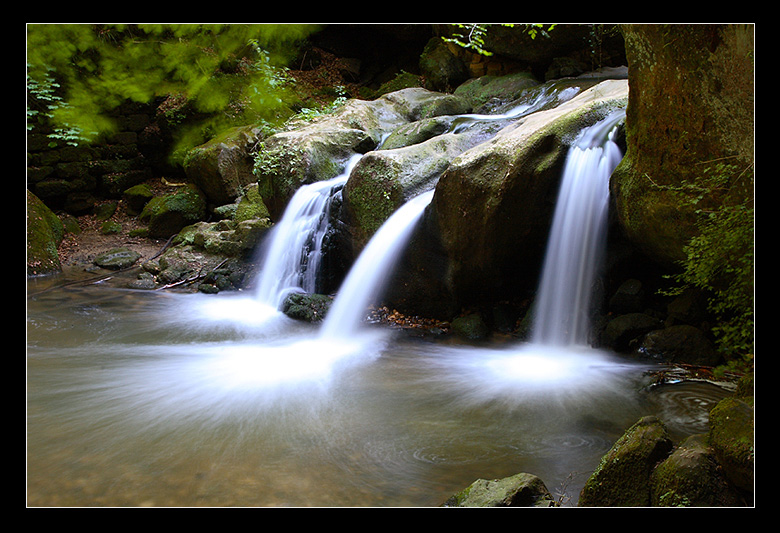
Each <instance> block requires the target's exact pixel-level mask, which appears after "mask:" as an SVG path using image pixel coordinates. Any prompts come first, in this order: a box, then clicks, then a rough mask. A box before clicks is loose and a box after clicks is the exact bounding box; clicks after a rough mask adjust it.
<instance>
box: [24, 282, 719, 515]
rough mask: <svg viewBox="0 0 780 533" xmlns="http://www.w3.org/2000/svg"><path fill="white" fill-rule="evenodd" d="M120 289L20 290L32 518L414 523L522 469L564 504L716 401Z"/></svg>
mask: <svg viewBox="0 0 780 533" xmlns="http://www.w3.org/2000/svg"><path fill="white" fill-rule="evenodd" d="M63 276H65V275H63ZM119 278H121V275H118V276H117V279H113V278H112V279H109V280H106V281H103V282H101V283H98V284H87V285H83V284H81V285H80V284H77V285H71V286H65V287H60V288H56V287H55V288H51V290H43V289H49V288H50V287H52V286H53V285H56V284H58V283H60V284H61V283H62V277H56V276H55V277H50V278H38V279H31V280H29V281H28V292H29V296H28V299H27V491H28V492H27V502H28V505H29V506H33V507H37V506H47V507H65V506H76V507H90V506H102V507H124V506H169V507H194V506H205V507H224V506H234V507H259V506H268V507H270V506H287V507H425V506H438V505H440V504H442V503H443V502H444V501H445V500H446V499H447V498H448V497H449V496H450V495H452V494H453V493H454V492H457V491H459V490H461V489H463V488H465V487H466V486H468V485H469V484H470V483H472V482H473V481H474V480H476V479H477V478H488V479H489V478H498V477H505V476H509V475H512V474H515V473H518V472H529V473H533V474H535V475H537V476H539V477H540V478H541V479H542V480H543V481H544V482H545V484H546V485H547V487H548V489H549V490H550V491H551V493H552V494H553V496H554V497H556V499H559V500H560V501H561V503H562V504H563V505H567V506H573V505H576V501H577V496H578V494H579V491H580V490H581V488H582V486H583V485H584V483H585V481H586V480H587V477H588V476H589V475H590V473H591V472H592V471H593V469H594V468H595V467H596V465H597V464H598V462H599V460H600V458H601V456H602V455H603V454H604V453H605V452H606V451H607V450H608V449H609V447H610V446H611V445H612V444H613V443H614V441H615V440H616V439H617V438H619V437H620V435H621V434H622V433H623V432H624V431H625V429H627V428H628V427H629V426H630V425H632V424H633V423H634V422H636V420H637V419H638V418H639V417H640V416H643V415H645V414H650V413H654V414H657V415H659V416H660V417H661V418H662V419H663V420H664V421H665V422H666V423H667V424H668V426H669V428H670V430H671V431H672V432H673V434H674V435H675V437H676V438H678V439H679V438H681V437H683V436H685V435H688V434H694V433H700V432H703V431H706V428H707V413H708V411H709V409H710V408H711V407H712V406H714V404H715V402H717V401H718V400H719V399H720V398H722V397H725V396H726V395H727V394H728V392H726V391H724V390H723V389H720V388H718V387H716V386H714V385H707V384H703V383H687V384H686V383H682V384H679V385H667V386H664V387H658V388H652V389H647V388H645V387H644V385H645V384H646V383H647V377H646V375H645V372H646V370H647V368H646V367H644V366H641V365H638V364H635V363H633V362H630V361H626V360H621V359H619V358H616V357H615V356H613V355H611V354H606V353H600V352H597V351H589V350H586V351H583V352H582V353H576V352H570V351H568V352H566V353H563V354H558V355H557V356H555V354H550V353H545V354H542V353H539V352H538V349H536V348H534V349H530V348H529V347H526V346H524V345H520V346H517V345H514V344H513V345H511V346H504V345H494V346H481V347H475V346H466V345H458V344H456V343H453V342H452V341H451V340H447V339H437V340H433V341H431V340H422V339H415V338H410V337H409V336H407V335H404V334H400V333H399V332H394V331H389V330H385V329H382V328H366V329H365V330H364V331H362V332H361V333H360V334H356V335H353V336H351V337H350V339H351V340H350V341H349V342H347V341H341V342H332V343H327V342H325V341H324V340H323V339H321V338H320V336H319V334H318V332H317V331H316V328H315V327H313V326H311V325H309V324H303V323H300V322H296V321H293V320H291V319H289V318H287V317H286V316H284V315H282V314H281V313H278V312H276V311H274V310H273V309H267V308H264V307H263V305H264V304H262V303H261V302H259V301H258V300H257V299H256V298H254V297H248V296H246V295H245V293H244V292H237V293H233V294H228V293H223V294H220V295H203V294H186V293H175V292H170V291H159V292H155V291H151V292H150V291H133V290H126V289H122V288H120V287H121V286H122V285H121V280H120V279H119ZM551 355H552V357H551Z"/></svg>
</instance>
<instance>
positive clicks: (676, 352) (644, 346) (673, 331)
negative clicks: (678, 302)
mask: <svg viewBox="0 0 780 533" xmlns="http://www.w3.org/2000/svg"><path fill="white" fill-rule="evenodd" d="M639 350H640V351H641V352H642V353H643V354H645V355H648V356H650V357H653V358H656V359H663V360H665V361H669V362H674V363H688V364H695V365H702V366H716V365H717V364H718V363H719V362H720V360H721V356H720V354H719V353H718V351H717V349H716V348H715V344H714V343H713V342H712V340H710V339H709V338H708V337H707V335H705V333H704V332H703V331H702V330H700V329H698V328H695V327H693V326H689V325H686V324H681V325H679V326H671V327H668V328H664V329H658V330H655V331H651V332H649V333H648V334H647V335H646V336H645V337H644V339H643V341H642V343H641V346H640V348H639Z"/></svg>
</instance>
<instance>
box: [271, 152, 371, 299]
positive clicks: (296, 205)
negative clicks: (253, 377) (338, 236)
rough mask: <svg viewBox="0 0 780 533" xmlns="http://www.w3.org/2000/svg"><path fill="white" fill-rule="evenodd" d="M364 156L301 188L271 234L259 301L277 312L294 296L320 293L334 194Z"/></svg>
mask: <svg viewBox="0 0 780 533" xmlns="http://www.w3.org/2000/svg"><path fill="white" fill-rule="evenodd" d="M361 157H362V155H360V154H357V155H354V156H353V157H352V158H350V160H349V161H348V163H347V166H346V168H345V170H344V172H343V173H342V174H340V175H339V176H336V177H335V178H332V179H330V180H325V181H319V182H315V183H311V184H307V185H304V186H302V187H300V188H299V189H298V190H297V191H296V192H295V194H294V195H293V197H292V199H291V200H290V202H289V203H288V205H287V207H286V209H285V211H284V214H283V215H282V218H281V220H280V221H279V222H278V223H277V224H276V225H275V226H274V227H273V229H272V230H271V232H272V233H271V236H270V240H269V242H268V244H267V250H266V254H265V257H264V261H263V266H262V270H261V272H260V277H259V279H258V286H257V299H258V300H259V301H260V302H262V303H265V304H267V305H269V306H271V307H273V308H275V309H278V308H279V307H280V306H281V304H282V302H283V301H284V299H285V297H286V296H287V295H288V294H290V293H291V292H307V293H313V292H316V291H317V286H316V285H317V275H318V273H319V268H320V259H321V256H322V253H321V252H322V241H323V238H324V236H325V233H326V231H327V230H328V224H329V210H330V205H331V200H332V198H333V194H334V192H335V191H337V190H338V189H339V188H341V187H343V186H344V184H346V182H347V179H348V178H349V174H350V172H351V171H352V168H353V167H354V166H355V165H356V164H357V162H358V161H359V160H360V158H361Z"/></svg>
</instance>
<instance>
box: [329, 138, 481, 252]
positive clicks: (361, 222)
mask: <svg viewBox="0 0 780 533" xmlns="http://www.w3.org/2000/svg"><path fill="white" fill-rule="evenodd" d="M473 142H474V140H473V137H472V136H469V135H456V134H453V133H450V134H444V135H439V136H436V137H434V138H432V139H428V140H427V141H425V142H421V143H417V144H413V145H411V146H407V147H403V148H397V149H393V150H377V151H374V152H370V153H368V154H366V155H365V156H363V158H361V160H360V161H359V162H358V163H357V165H355V167H354V169H353V170H352V173H351V174H350V178H349V180H348V181H347V184H346V186H345V187H344V192H343V199H344V206H345V213H346V215H345V216H346V219H347V222H348V224H349V225H350V230H351V232H352V235H353V247H354V250H355V251H356V252H359V251H360V250H361V249H362V248H363V246H365V244H366V243H367V242H368V240H369V239H370V238H371V236H372V235H373V234H374V233H375V232H376V230H378V229H379V227H380V226H381V225H382V224H383V223H384V222H385V221H386V220H387V219H388V218H390V215H392V214H393V212H394V211H395V210H396V209H398V208H399V207H401V205H403V204H404V203H405V202H406V201H408V200H409V199H411V198H413V197H414V196H416V195H418V194H420V193H422V192H424V191H426V190H430V189H432V188H433V187H434V185H435V184H436V180H438V178H439V176H440V175H441V174H442V173H443V172H444V171H445V170H446V169H447V167H448V166H449V164H450V161H452V160H453V159H454V158H455V157H456V156H457V155H459V154H460V153H462V152H463V151H464V150H466V149H468V148H469V147H471V146H472V145H473Z"/></svg>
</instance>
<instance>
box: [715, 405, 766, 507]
mask: <svg viewBox="0 0 780 533" xmlns="http://www.w3.org/2000/svg"><path fill="white" fill-rule="evenodd" d="M754 434H755V424H754V414H753V397H752V396H750V397H745V398H726V399H723V400H721V401H720V402H718V405H716V406H715V407H714V408H713V409H712V411H710V446H712V448H713V450H715V455H716V457H717V458H718V461H719V462H720V464H721V466H722V467H723V470H724V472H726V475H727V476H728V478H729V479H730V480H731V482H732V483H734V485H736V486H737V487H739V488H740V489H742V490H746V491H750V492H752V491H753V484H754V475H753V471H754V467H755V463H754V454H755V442H754Z"/></svg>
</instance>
